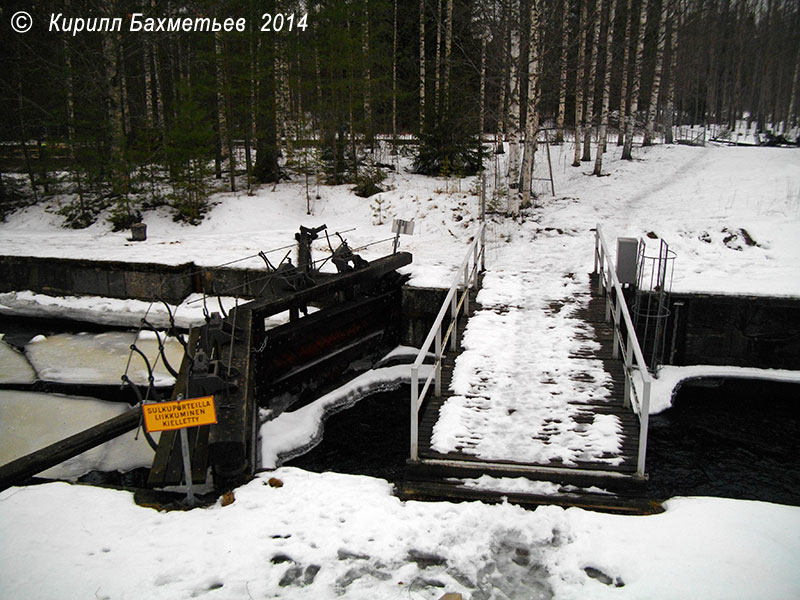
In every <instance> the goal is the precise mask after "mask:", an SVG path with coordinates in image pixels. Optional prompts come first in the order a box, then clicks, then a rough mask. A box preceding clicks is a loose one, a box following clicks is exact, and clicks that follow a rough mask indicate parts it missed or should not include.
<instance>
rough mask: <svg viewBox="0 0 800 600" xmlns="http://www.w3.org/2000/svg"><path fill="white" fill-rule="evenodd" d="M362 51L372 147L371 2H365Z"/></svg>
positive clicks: (366, 116)
mask: <svg viewBox="0 0 800 600" xmlns="http://www.w3.org/2000/svg"><path fill="white" fill-rule="evenodd" d="M361 50H362V53H363V56H364V133H365V134H366V140H367V144H368V145H369V146H370V147H372V143H373V139H372V136H373V130H372V69H371V68H370V62H371V58H372V57H371V56H370V54H369V0H364V31H363V42H362V46H361Z"/></svg>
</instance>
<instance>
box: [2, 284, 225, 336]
mask: <svg viewBox="0 0 800 600" xmlns="http://www.w3.org/2000/svg"><path fill="white" fill-rule="evenodd" d="M202 299H203V297H202V295H201V294H191V295H189V296H188V297H187V298H186V299H185V300H184V301H183V302H182V303H181V304H180V305H178V306H175V305H170V311H171V312H172V315H173V317H174V319H175V326H176V327H179V328H181V329H188V328H189V327H198V326H200V325H203V324H205V316H204V314H203V302H202ZM217 302H218V300H217V298H216V297H214V299H213V300H212V301H210V303H209V304H208V305H207V308H208V311H209V312H220V309H219V305H218V304H217ZM219 302H222V306H223V307H224V308H225V311H226V312H227V311H229V310H230V309H231V308H233V307H234V306H235V305H236V299H235V298H231V297H226V296H223V297H221V298H219ZM240 303H241V301H240ZM0 314H5V315H9V316H24V317H46V318H58V319H70V320H74V321H86V322H89V323H99V324H107V325H121V326H126V327H135V328H138V327H139V325H141V319H142V317H144V316H145V315H146V316H147V320H148V322H149V323H150V324H151V325H153V326H155V327H162V328H167V327H169V326H170V322H169V312H168V311H167V308H166V307H165V306H164V304H162V303H157V302H154V303H150V302H144V301H143V300H123V299H119V298H105V297H101V296H48V295H46V294H37V293H34V292H30V291H20V292H6V293H2V294H0Z"/></svg>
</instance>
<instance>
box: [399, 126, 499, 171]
mask: <svg viewBox="0 0 800 600" xmlns="http://www.w3.org/2000/svg"><path fill="white" fill-rule="evenodd" d="M482 158H483V150H482V148H481V143H480V140H479V139H478V136H477V135H474V134H472V133H470V132H469V131H468V130H467V128H466V125H465V124H464V123H462V122H460V121H458V120H457V119H456V118H455V117H454V116H448V117H446V118H444V119H443V120H442V121H441V122H439V123H434V124H433V125H432V126H430V127H429V128H428V129H426V131H424V132H423V133H422V135H421V136H420V140H419V151H418V152H417V156H416V157H415V158H414V166H413V168H414V171H415V172H416V173H421V174H423V175H434V176H437V175H457V176H460V177H463V176H466V175H474V174H475V173H477V172H478V171H479V170H480V169H481V166H482V162H483V161H482Z"/></svg>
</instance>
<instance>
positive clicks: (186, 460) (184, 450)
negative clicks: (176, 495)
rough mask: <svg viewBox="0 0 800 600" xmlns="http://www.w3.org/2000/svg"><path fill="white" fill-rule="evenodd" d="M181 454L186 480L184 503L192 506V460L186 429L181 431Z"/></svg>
mask: <svg viewBox="0 0 800 600" xmlns="http://www.w3.org/2000/svg"><path fill="white" fill-rule="evenodd" d="M180 431H181V434H180V435H181V454H183V477H184V479H185V480H186V502H187V503H188V504H189V506H194V491H193V490H192V459H191V458H190V457H189V436H188V434H187V433H186V428H185V427H184V428H182V429H181V430H180Z"/></svg>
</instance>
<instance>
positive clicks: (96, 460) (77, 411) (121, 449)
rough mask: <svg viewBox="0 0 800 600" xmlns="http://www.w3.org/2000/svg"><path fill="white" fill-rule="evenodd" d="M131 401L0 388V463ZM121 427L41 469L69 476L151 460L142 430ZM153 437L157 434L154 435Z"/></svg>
mask: <svg viewBox="0 0 800 600" xmlns="http://www.w3.org/2000/svg"><path fill="white" fill-rule="evenodd" d="M127 410H130V406H128V405H127V404H124V403H120V402H104V401H102V400H96V399H94V398H86V397H81V396H63V395H59V394H40V393H38V392H18V391H11V390H3V391H0V464H6V463H8V462H9V461H12V460H14V459H15V458H19V457H20V456H25V455H26V454H29V453H31V452H34V451H35V450H38V449H40V448H44V447H45V446H48V445H49V444H52V443H55V442H57V441H59V440H62V439H64V438H66V437H69V436H70V435H74V434H76V433H78V432H80V431H83V430H85V429H88V428H89V427H92V426H94V425H97V424H98V423H102V422H103V421H107V420H108V419H112V418H114V417H116V416H118V415H120V414H122V413H124V412H125V411H127ZM135 438H136V432H135V431H131V432H128V433H125V434H123V435H121V436H119V437H117V438H115V439H113V440H111V441H109V442H106V443H105V444H101V445H100V446H97V447H96V448H93V449H91V450H88V451H86V452H84V453H83V454H80V455H78V456H76V457H74V458H71V459H69V460H67V461H65V462H63V463H61V464H60V465H58V466H55V467H53V468H51V469H48V470H47V471H44V472H43V473H41V476H42V477H53V478H67V479H70V478H74V477H80V476H81V475H83V474H85V473H88V472H89V471H92V470H98V471H129V470H131V469H134V468H136V467H146V466H150V464H151V463H152V462H153V450H152V449H151V448H150V446H149V445H148V444H147V442H146V440H145V439H144V436H143V435H141V434H139V438H138V439H135ZM155 439H158V434H156V435H155Z"/></svg>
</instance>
